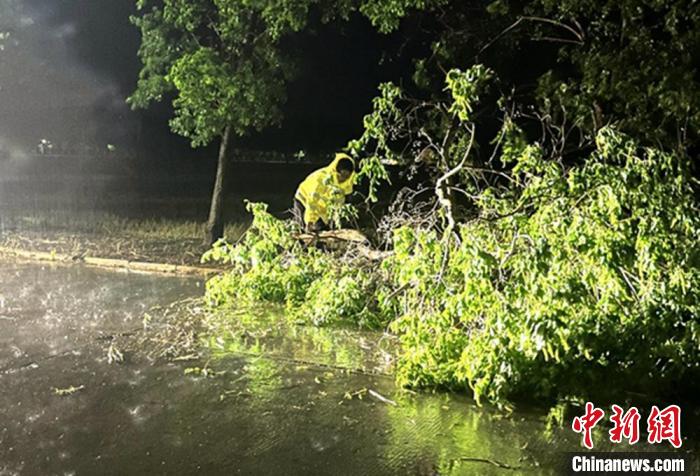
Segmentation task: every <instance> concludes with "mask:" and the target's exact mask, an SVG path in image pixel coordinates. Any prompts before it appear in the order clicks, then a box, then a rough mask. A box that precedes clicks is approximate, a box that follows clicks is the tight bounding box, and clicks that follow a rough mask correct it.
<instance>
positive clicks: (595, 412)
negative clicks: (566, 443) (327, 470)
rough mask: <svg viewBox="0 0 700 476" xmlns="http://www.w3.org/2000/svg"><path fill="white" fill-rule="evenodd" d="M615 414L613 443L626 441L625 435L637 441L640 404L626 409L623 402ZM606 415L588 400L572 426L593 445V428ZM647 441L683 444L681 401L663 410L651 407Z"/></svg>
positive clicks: (611, 435) (674, 444) (611, 418)
mask: <svg viewBox="0 0 700 476" xmlns="http://www.w3.org/2000/svg"><path fill="white" fill-rule="evenodd" d="M612 411H613V414H612V415H611V416H610V421H611V422H612V429H610V430H609V431H608V435H609V436H610V441H611V442H612V443H622V440H623V439H625V440H627V441H628V442H629V444H631V445H633V444H635V443H637V442H638V441H639V420H640V419H641V415H640V413H639V410H637V408H636V407H632V408H630V409H629V410H627V411H626V412H625V411H624V409H623V408H622V407H620V406H619V405H613V406H612ZM604 416H605V412H604V411H603V410H601V409H600V408H596V407H595V405H593V403H591V402H586V411H585V413H584V414H583V415H582V416H580V417H575V418H574V421H573V422H572V423H571V428H572V429H573V430H574V431H575V432H576V433H580V434H581V435H582V437H581V442H582V444H583V446H585V447H586V448H588V449H589V450H590V449H593V428H595V426H596V425H597V424H598V422H599V421H600V420H601V419H602V418H603V417H604ZM647 432H648V436H647V441H648V442H649V443H650V444H657V443H663V442H664V441H668V442H669V443H671V445H673V447H674V448H680V447H681V445H682V444H683V441H682V439H681V408H680V407H679V406H678V405H669V406H668V407H666V408H664V409H663V410H659V407H657V406H656V405H654V406H652V407H651V412H650V413H649V417H648V418H647Z"/></svg>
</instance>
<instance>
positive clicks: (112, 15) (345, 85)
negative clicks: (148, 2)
mask: <svg viewBox="0 0 700 476" xmlns="http://www.w3.org/2000/svg"><path fill="white" fill-rule="evenodd" d="M23 5H24V7H23V12H22V15H21V17H20V18H18V19H15V20H16V21H15V23H16V24H17V25H18V26H17V31H16V32H15V35H14V39H15V43H14V44H12V45H10V48H8V49H7V50H6V51H5V52H3V55H2V57H0V88H1V89H0V141H2V142H4V144H5V146H7V144H8V143H9V144H12V145H13V146H18V147H23V148H27V147H31V146H33V145H35V144H37V143H38V142H39V141H40V140H41V139H42V138H46V139H49V140H51V141H52V142H54V143H60V142H61V141H64V142H75V141H79V142H85V143H91V145H94V146H100V145H101V144H103V143H104V144H105V145H106V144H107V143H110V144H115V145H116V146H117V147H122V148H134V147H135V144H136V143H138V147H140V148H142V149H144V150H150V151H166V150H167V151H168V152H169V153H176V154H183V155H187V154H189V153H190V152H189V145H188V142H187V141H186V140H184V139H182V138H178V137H177V136H174V135H172V134H171V133H170V132H169V130H168V126H167V120H168V117H169V114H170V112H169V110H168V107H167V105H161V106H156V107H153V108H151V109H150V110H149V111H146V112H132V111H130V110H129V109H128V108H127V107H126V106H125V104H124V99H125V98H126V96H128V94H129V93H130V92H131V91H132V90H133V88H134V85H135V82H136V78H137V75H138V71H139V67H140V64H139V60H138V58H137V56H136V51H137V49H138V45H139V41H140V38H139V32H138V31H137V29H136V28H135V27H134V26H133V25H131V24H130V22H129V15H130V14H132V13H134V11H135V0H60V1H58V0H25V1H24V3H23ZM285 46H287V47H288V48H290V49H294V50H296V51H297V54H298V56H299V58H300V66H301V68H300V71H301V74H300V76H299V77H298V79H297V80H296V81H294V82H293V83H292V84H290V86H289V100H288V103H287V105H286V107H285V120H284V122H283V124H282V126H281V127H280V128H278V129H271V130H268V131H266V132H265V133H263V134H260V135H255V136H253V137H250V138H249V139H247V140H246V141H245V143H244V144H243V145H244V146H247V147H249V148H255V149H275V150H286V151H296V150H301V149H304V150H311V151H314V150H323V151H328V150H333V149H335V148H338V147H341V146H343V145H344V144H345V143H346V142H347V140H348V139H351V138H353V137H355V136H357V135H358V134H359V133H360V132H361V123H362V116H363V115H364V114H366V113H367V112H369V110H370V107H371V98H372V97H373V96H374V95H375V92H376V87H377V85H378V84H379V83H380V82H382V81H387V80H400V79H401V78H400V72H401V71H404V72H405V71H410V69H411V68H409V67H408V66H409V64H408V63H407V60H405V59H404V60H397V61H393V62H392V61H384V62H382V61H380V59H381V57H382V56H383V54H384V53H386V52H391V51H395V50H396V49H397V48H398V39H397V38H392V37H387V36H383V35H379V34H377V33H375V32H374V31H373V29H372V28H371V26H370V25H369V24H368V22H367V21H366V20H365V19H363V18H360V17H357V18H354V19H353V20H352V21H351V22H350V23H348V24H343V25H337V24H336V25H327V26H320V27H318V29H317V30H315V31H314V32H313V33H312V34H308V35H305V36H304V37H301V38H297V39H295V40H294V43H293V44H287V45H285ZM407 56H408V55H407ZM389 57H391V55H389ZM137 138H138V139H137ZM204 153H208V151H204Z"/></svg>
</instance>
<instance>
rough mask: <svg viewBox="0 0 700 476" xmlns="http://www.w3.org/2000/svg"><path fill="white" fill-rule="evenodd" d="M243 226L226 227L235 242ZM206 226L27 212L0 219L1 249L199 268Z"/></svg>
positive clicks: (153, 220)
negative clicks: (196, 266) (2, 247)
mask: <svg viewBox="0 0 700 476" xmlns="http://www.w3.org/2000/svg"><path fill="white" fill-rule="evenodd" d="M247 226H248V225H247V223H245V222H239V223H229V224H228V225H227V226H226V229H225V236H226V238H227V239H228V240H230V241H235V240H237V239H238V238H239V237H240V236H241V235H242V234H243V232H244V231H245V229H246V228H247ZM204 228H205V223H203V222H196V221H191V220H175V219H162V218H139V219H134V218H126V217H123V216H119V215H114V214H109V213H82V214H79V215H78V214H71V213H68V212H58V213H50V214H49V213H36V212H33V213H26V214H13V215H11V216H9V217H7V216H5V217H3V221H2V226H0V246H5V247H12V248H19V249H23V250H31V251H45V252H56V253H62V254H68V255H71V256H76V257H78V256H95V257H101V258H119V259H128V260H134V261H147V262H159V263H172V264H189V265H192V264H198V263H199V261H200V257H201V255H202V253H204V252H205V251H206V250H207V248H208V247H207V246H205V245H204V243H203V241H202V237H203V236H204Z"/></svg>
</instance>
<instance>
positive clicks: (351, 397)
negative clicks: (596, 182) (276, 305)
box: [0, 260, 578, 476]
mask: <svg viewBox="0 0 700 476" xmlns="http://www.w3.org/2000/svg"><path fill="white" fill-rule="evenodd" d="M202 292H203V284H202V282H200V281H198V280H196V279H190V278H187V279H182V278H176V277H164V276H147V275H139V274H133V273H132V274H129V273H117V272H111V271H101V270H96V269H90V268H86V267H83V266H59V267H52V266H48V265H39V264H26V263H25V264H22V263H13V262H3V261H1V260H0V412H1V413H0V475H3V476H4V475H14V474H22V475H24V474H26V475H54V474H56V475H73V474H75V475H83V474H86V475H93V474H94V475H111V474H114V475H117V474H119V475H126V474H128V475H137V474H148V475H153V474H207V475H209V474H262V475H272V474H282V475H294V474H329V475H330V474H332V475H343V474H348V475H351V474H352V475H374V474H377V475H383V474H425V475H428V474H485V475H488V474H554V470H553V469H552V468H553V466H554V465H555V464H557V463H558V462H559V461H560V460H561V458H562V457H563V456H562V453H561V452H562V451H573V450H576V449H577V448H578V441H577V439H576V438H574V437H573V435H571V431H564V430H561V431H558V432H555V433H554V435H553V436H550V437H549V438H546V437H545V436H544V424H543V421H544V420H543V417H542V415H541V414H537V413H516V414H514V415H511V416H509V417H504V416H502V415H501V414H499V413H498V412H496V411H492V410H489V409H484V408H478V407H476V406H475V405H474V404H473V402H471V401H470V400H469V399H467V398H466V397H463V396H455V395H449V394H444V393H434V394H433V393H427V392H425V393H414V392H409V391H405V390H402V389H399V388H397V387H395V386H394V384H393V380H392V378H391V377H390V376H389V375H383V374H384V373H387V372H388V371H389V370H390V365H391V359H390V357H389V355H390V352H389V351H388V350H387V346H390V343H387V342H385V341H384V340H383V339H382V336H380V335H378V334H372V333H360V332H354V331H348V330H345V331H329V330H318V329H313V328H301V327H295V326H291V327H289V326H278V327H275V326H273V325H269V323H267V324H266V329H268V331H267V332H266V333H265V334H264V335H255V333H253V334H250V333H248V334H246V335H245V336H243V337H241V335H238V336H236V337H235V338H232V339H230V340H214V341H212V342H211V344H212V348H213V353H212V355H211V359H210V360H208V363H209V364H210V365H211V367H212V369H214V370H215V371H216V372H217V376H215V377H202V376H201V375H197V374H195V373H192V372H191V371H190V370H188V369H191V368H192V367H193V366H194V365H199V366H201V365H203V364H202V363H192V362H181V363H156V364H153V363H151V362H149V361H147V360H146V359H141V358H138V356H127V359H126V361H125V362H123V363H119V364H118V363H114V362H112V363H110V359H109V358H108V353H107V347H108V344H107V342H108V338H109V336H111V335H117V334H124V333H131V332H138V330H139V329H140V328H141V326H142V317H143V314H144V312H146V311H147V310H148V309H149V308H151V307H152V306H154V305H159V304H160V305H167V304H168V303H170V302H173V301H175V300H178V299H182V298H185V297H192V296H199V295H201V294H202ZM269 329H272V331H270V330H269Z"/></svg>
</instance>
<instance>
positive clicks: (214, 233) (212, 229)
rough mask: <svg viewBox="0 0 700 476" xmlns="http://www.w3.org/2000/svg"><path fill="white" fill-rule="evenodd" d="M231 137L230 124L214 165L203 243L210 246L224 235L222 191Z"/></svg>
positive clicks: (224, 183)
mask: <svg viewBox="0 0 700 476" xmlns="http://www.w3.org/2000/svg"><path fill="white" fill-rule="evenodd" d="M230 139H231V126H227V127H226V129H224V133H223V135H222V136H221V145H220V146H219V160H218V164H217V166H216V180H215V181H214V191H213V193H212V196H211V207H210V208H209V221H208V222H207V229H206V236H205V237H204V244H205V245H207V246H211V245H212V244H214V243H215V242H216V240H218V239H219V238H223V236H224V191H225V188H226V176H227V173H226V172H227V170H228V157H227V152H228V145H229V141H230Z"/></svg>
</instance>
